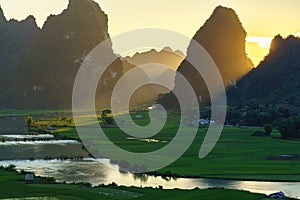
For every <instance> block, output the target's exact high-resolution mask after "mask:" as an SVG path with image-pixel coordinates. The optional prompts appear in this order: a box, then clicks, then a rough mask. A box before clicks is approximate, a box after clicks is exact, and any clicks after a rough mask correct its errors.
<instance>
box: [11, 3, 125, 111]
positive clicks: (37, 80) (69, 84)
mask: <svg viewBox="0 0 300 200" xmlns="http://www.w3.org/2000/svg"><path fill="white" fill-rule="evenodd" d="M106 39H109V34H108V26H107V16H106V14H105V13H104V12H103V11H102V10H101V9H100V7H99V5H98V4H96V3H95V2H94V1H92V0H85V1H82V0H70V2H69V6H68V8H67V9H65V10H64V11H63V12H62V13H61V14H59V15H52V16H49V17H48V19H47V21H46V22H45V24H44V26H43V28H42V30H41V31H40V33H39V34H38V36H37V41H36V43H35V45H34V46H33V48H32V49H31V51H30V52H29V53H28V55H27V56H26V58H24V59H23V60H22V64H21V67H20V69H21V70H20V71H19V72H18V75H17V78H18V79H17V82H16V83H15V84H13V85H12V91H13V92H12V94H11V99H10V102H12V103H13V104H14V105H16V106H19V107H42V108H44V107H45V108H66V107H70V106H71V97H72V88H73V83H74V80H75V76H76V73H77V71H78V69H79V67H80V65H81V63H82V61H83V60H84V58H85V57H86V55H87V54H88V53H89V52H90V51H91V50H92V49H93V48H94V47H96V46H97V45H98V44H100V43H101V42H102V41H104V40H106ZM23 40H24V39H23ZM107 53H108V54H113V50H112V48H111V46H109V47H107ZM99 67H100V66H99ZM109 69H110V70H107V71H106V72H105V74H104V76H103V79H105V83H104V81H101V80H100V85H99V90H101V92H99V93H98V97H99V98H100V100H99V101H101V102H102V103H103V104H105V103H107V102H109V99H107V96H109V94H108V93H110V92H111V87H113V85H114V84H115V82H116V80H117V79H118V77H120V76H121V74H122V62H121V61H120V59H117V57H116V61H115V62H114V63H113V64H112V65H111V66H110V68H109ZM112 73H113V74H114V76H112ZM101 83H102V84H101ZM104 94H105V95H104Z"/></svg>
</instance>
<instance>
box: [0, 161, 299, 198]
mask: <svg viewBox="0 0 300 200" xmlns="http://www.w3.org/2000/svg"><path fill="white" fill-rule="evenodd" d="M104 163H106V164H109V165H110V167H108V166H107V165H106V164H104ZM10 164H14V165H16V166H17V169H18V170H22V169H23V170H25V171H30V172H33V173H35V174H36V175H38V176H44V177H54V178H55V179H56V180H57V181H59V182H64V181H65V182H68V183H71V182H87V183H90V184H92V185H93V186H96V185H99V184H110V183H113V182H115V183H116V184H118V185H124V186H136V187H159V186H163V188H165V189H174V188H180V189H194V188H196V187H198V188H200V189H205V188H227V189H238V190H247V191H251V192H258V193H265V194H270V193H273V192H278V191H283V192H285V193H286V194H287V195H288V196H290V197H294V198H299V197H300V183H299V182H296V183H295V182H294V183H290V182H257V181H234V180H220V179H202V178H196V179H192V178H177V179H172V178H167V179H166V178H162V177H160V176H158V177H154V176H147V175H134V174H131V173H124V172H120V171H119V167H118V166H117V165H114V164H110V162H109V160H107V159H99V160H94V159H84V160H81V161H71V160H65V161H62V160H51V161H45V160H35V161H0V165H2V166H8V165H10Z"/></svg>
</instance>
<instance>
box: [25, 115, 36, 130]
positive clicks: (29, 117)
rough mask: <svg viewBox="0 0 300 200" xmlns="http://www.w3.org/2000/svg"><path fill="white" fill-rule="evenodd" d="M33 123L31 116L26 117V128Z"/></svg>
mask: <svg viewBox="0 0 300 200" xmlns="http://www.w3.org/2000/svg"><path fill="white" fill-rule="evenodd" d="M33 123H34V121H33V118H32V116H28V117H26V124H27V127H28V128H30V127H31V126H32V125H33Z"/></svg>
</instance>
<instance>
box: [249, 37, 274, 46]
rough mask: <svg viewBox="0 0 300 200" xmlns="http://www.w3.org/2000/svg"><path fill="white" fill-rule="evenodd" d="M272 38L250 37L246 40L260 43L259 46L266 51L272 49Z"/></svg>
mask: <svg viewBox="0 0 300 200" xmlns="http://www.w3.org/2000/svg"><path fill="white" fill-rule="evenodd" d="M272 39H273V38H272V37H262V36H248V37H247V38H246V41H247V42H253V43H258V45H259V46H261V47H262V48H265V49H270V46H271V42H272Z"/></svg>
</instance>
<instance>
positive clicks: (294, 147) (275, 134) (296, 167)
mask: <svg viewBox="0 0 300 200" xmlns="http://www.w3.org/2000/svg"><path fill="white" fill-rule="evenodd" d="M139 114H141V115H142V118H141V119H134V120H135V121H136V122H137V123H138V124H139V125H146V124H148V123H149V118H148V114H147V112H139ZM168 114H169V116H168V120H167V123H166V125H165V127H164V128H163V130H162V131H161V132H160V133H159V134H157V135H155V136H154V137H152V138H151V139H155V140H156V142H151V141H150V142H149V141H146V140H138V139H137V140H132V139H128V137H129V136H128V135H127V134H125V133H123V132H122V131H121V130H120V129H119V128H115V127H114V128H103V129H104V131H105V133H106V135H107V136H108V137H109V139H110V140H111V141H113V142H114V143H115V144H116V145H118V146H119V147H121V148H123V149H126V150H129V151H132V152H150V151H153V150H157V149H159V148H162V147H163V146H165V145H167V144H168V142H169V141H171V140H172V138H173V137H174V136H175V134H176V131H177V128H178V125H179V123H178V121H179V118H178V116H177V115H175V114H172V113H168ZM132 115H133V116H134V115H135V113H132ZM206 131H207V127H205V126H203V127H200V128H199V131H198V134H197V137H196V138H195V140H194V142H193V144H192V145H191V147H190V148H189V149H188V150H187V151H186V152H185V153H184V155H183V156H182V157H181V158H179V159H178V160H177V161H175V162H174V163H173V164H171V165H170V166H168V167H166V168H164V169H161V170H159V171H158V172H156V173H159V174H166V175H173V176H180V175H188V176H195V177H215V178H216V177H217V178H237V179H246V180H249V179H251V180H281V181H288V180H291V181H299V180H300V175H299V174H300V160H297V159H290V160H289V159H285V160H282V159H275V160H274V159H271V157H274V156H275V157H276V156H279V157H280V155H296V156H295V157H297V155H300V148H299V146H300V141H298V140H285V139H283V138H281V137H280V136H281V135H280V133H279V131H277V130H275V129H274V130H273V131H272V134H271V137H251V135H252V134H253V132H255V131H260V132H262V133H264V132H265V130H264V128H263V127H262V128H237V127H224V130H223V133H222V135H221V137H220V140H219V141H218V143H217V145H216V146H215V148H214V149H213V151H212V152H211V153H210V154H209V155H208V156H207V157H206V158H204V159H199V158H198V152H199V149H200V147H201V144H202V141H203V138H204V136H205V134H206ZM54 133H56V134H58V135H60V136H62V137H66V138H74V139H79V136H78V135H77V133H76V130H75V128H74V127H68V128H62V129H58V130H56V131H54ZM95 141H97V138H95ZM97 143H101V141H97Z"/></svg>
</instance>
